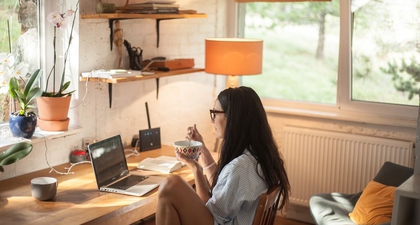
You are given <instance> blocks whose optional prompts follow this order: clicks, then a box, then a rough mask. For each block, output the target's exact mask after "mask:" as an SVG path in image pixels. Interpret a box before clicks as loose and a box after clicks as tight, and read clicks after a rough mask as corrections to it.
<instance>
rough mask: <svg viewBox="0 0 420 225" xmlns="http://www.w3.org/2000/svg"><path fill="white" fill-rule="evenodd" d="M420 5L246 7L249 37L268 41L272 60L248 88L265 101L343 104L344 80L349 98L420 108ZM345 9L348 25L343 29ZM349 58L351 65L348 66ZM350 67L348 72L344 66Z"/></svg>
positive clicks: (386, 0) (375, 0) (248, 80)
mask: <svg viewBox="0 0 420 225" xmlns="http://www.w3.org/2000/svg"><path fill="white" fill-rule="evenodd" d="M360 3H362V4H360ZM419 3H420V1H419V0H405V1H398V0H381V1H379V0H370V1H369V0H367V1H357V0H353V1H350V2H349V1H344V0H341V1H340V0H332V1H331V2H295V3H273V2H254V3H243V4H244V5H245V6H244V7H245V10H244V11H245V15H244V17H243V18H245V23H244V24H245V26H244V27H243V30H242V31H243V32H242V33H243V36H244V37H247V38H260V39H263V40H264V58H263V74H262V75H257V76H245V77H243V78H242V85H247V86H252V87H254V88H255V89H256V90H257V92H258V93H259V94H260V95H261V96H262V97H265V98H270V99H277V100H281V101H284V100H285V101H293V102H300V103H317V104H327V105H331V106H339V105H341V103H340V102H341V101H343V99H342V96H341V99H340V98H339V93H342V90H341V89H340V88H341V87H340V85H338V78H340V79H342V80H344V81H345V82H346V84H347V85H348V87H349V90H350V94H349V99H348V101H353V102H363V103H366V104H388V105H401V106H418V104H419V100H418V94H419V80H420V66H419V65H420V54H419V47H420V42H419V41H420V38H419V37H420V23H419V22H420V10H418V9H419V6H420V4H419ZM343 10H344V11H343ZM345 11H347V12H348V14H347V15H350V17H351V18H350V23H351V25H350V27H348V28H343V27H342V25H343V24H342V21H343V20H344V19H346V18H344V16H346V15H341V14H342V13H343V12H345ZM240 18H241V17H240ZM340 29H349V30H348V31H347V32H342V31H340ZM240 30H241V29H240ZM343 34H348V35H349V36H350V42H349V43H348V45H349V46H348V47H347V48H348V49H349V50H347V51H346V50H343V49H344V48H339V47H340V43H344V39H345V38H347V37H345V36H343ZM344 55H348V56H349V57H348V58H349V59H350V60H348V62H347V61H346V60H342V61H340V57H343V56H344ZM339 62H341V64H339ZM348 63H350V65H349V66H348V68H349V70H348V71H345V70H342V69H340V67H342V66H343V64H348Z"/></svg>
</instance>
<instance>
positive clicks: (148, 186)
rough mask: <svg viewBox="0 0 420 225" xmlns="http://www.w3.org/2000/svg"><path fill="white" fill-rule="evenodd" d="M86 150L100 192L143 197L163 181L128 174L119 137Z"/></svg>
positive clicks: (156, 178) (160, 178) (94, 144)
mask: <svg viewBox="0 0 420 225" xmlns="http://www.w3.org/2000/svg"><path fill="white" fill-rule="evenodd" d="M88 149H89V155H90V159H91V161H92V167H93V171H94V173H95V178H96V183H97V185H98V189H99V190H100V191H105V192H113V193H119V194H126V195H133V196H143V195H145V194H146V193H148V192H150V191H151V190H153V189H155V188H156V187H158V186H159V184H160V183H161V182H162V181H163V180H164V179H165V178H164V177H159V176H141V175H137V174H130V172H129V170H128V166H127V159H126V158H125V153H124V147H123V145H122V141H121V136H120V135H116V136H113V137H110V138H107V139H105V140H101V141H99V142H96V143H92V144H90V145H89V146H88Z"/></svg>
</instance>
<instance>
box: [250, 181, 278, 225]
mask: <svg viewBox="0 0 420 225" xmlns="http://www.w3.org/2000/svg"><path fill="white" fill-rule="evenodd" d="M279 201H280V186H275V187H273V188H271V189H270V190H268V191H267V193H264V194H262V195H261V196H260V200H259V202H258V206H257V210H256V211H255V215H254V222H253V223H252V225H273V224H274V219H275V218H276V214H277V208H278V205H279Z"/></svg>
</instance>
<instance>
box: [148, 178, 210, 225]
mask: <svg viewBox="0 0 420 225" xmlns="http://www.w3.org/2000/svg"><path fill="white" fill-rule="evenodd" d="M156 224H157V225H177V224H183V225H190V224H191V225H197V224H200V225H207V224H209V225H212V224H213V215H212V214H211V213H210V211H209V210H208V209H207V207H206V206H205V203H204V202H203V201H202V200H201V199H200V197H198V195H197V194H196V193H195V191H194V189H193V188H192V187H191V186H190V185H189V184H188V183H187V182H186V181H185V180H184V179H182V178H181V177H180V176H177V175H171V176H169V177H168V178H167V179H166V180H165V181H163V182H162V184H161V185H160V187H159V195H158V204H157V210H156Z"/></svg>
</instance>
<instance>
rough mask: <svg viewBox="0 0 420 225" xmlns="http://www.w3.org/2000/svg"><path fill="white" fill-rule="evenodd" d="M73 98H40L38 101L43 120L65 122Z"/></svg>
mask: <svg viewBox="0 0 420 225" xmlns="http://www.w3.org/2000/svg"><path fill="white" fill-rule="evenodd" d="M70 100H71V96H66V97H39V98H37V99H36V103H37V105H38V115H39V119H41V120H49V121H51V120H56V121H65V120H67V119H68V118H67V117H68V113H69V108H70Z"/></svg>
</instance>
